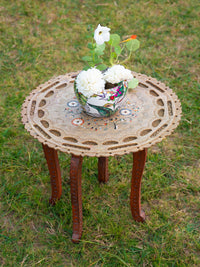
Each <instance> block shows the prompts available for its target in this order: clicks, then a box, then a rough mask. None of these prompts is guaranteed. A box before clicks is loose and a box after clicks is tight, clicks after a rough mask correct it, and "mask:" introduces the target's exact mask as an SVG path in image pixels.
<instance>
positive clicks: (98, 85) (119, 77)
mask: <svg viewBox="0 0 200 267" xmlns="http://www.w3.org/2000/svg"><path fill="white" fill-rule="evenodd" d="M136 37H137V36H136V35H132V36H131V37H130V38H128V39H126V40H123V41H121V39H120V36H119V35H118V34H110V29H109V28H108V27H103V26H101V25H100V24H99V25H98V27H97V28H96V30H95V32H94V40H95V42H94V40H93V42H91V43H88V48H89V55H88V56H84V57H83V58H82V60H83V61H84V62H85V66H84V69H83V70H82V71H81V72H80V73H79V74H78V76H77V78H76V80H75V83H74V88H75V94H76V96H77V98H78V100H79V102H80V103H81V104H82V106H83V110H84V111H86V112H87V113H88V114H89V115H92V116H95V117H102V116H110V115H112V114H113V113H114V112H116V111H117V109H118V108H119V106H120V105H121V103H122V100H123V99H124V97H125V95H126V92H127V89H128V87H129V88H135V87H136V86H137V85H138V81H137V79H135V78H133V75H132V73H131V71H130V70H129V69H126V68H125V67H124V66H123V65H121V64H124V63H125V62H126V61H127V60H129V59H130V58H131V55H132V53H133V52H134V51H136V50H137V49H138V48H139V46H140V42H139V41H138V40H137V39H136ZM106 45H107V46H110V49H109V51H110V55H109V59H107V58H106V59H105V48H106ZM127 52H128V56H127ZM124 57H125V58H124ZM120 61H122V62H121V63H120ZM105 62H106V63H105ZM119 63H120V64H119Z"/></svg>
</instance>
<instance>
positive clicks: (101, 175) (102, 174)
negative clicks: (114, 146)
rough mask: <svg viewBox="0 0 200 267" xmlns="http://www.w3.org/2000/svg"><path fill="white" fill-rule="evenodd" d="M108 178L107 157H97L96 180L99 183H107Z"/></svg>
mask: <svg viewBox="0 0 200 267" xmlns="http://www.w3.org/2000/svg"><path fill="white" fill-rule="evenodd" d="M108 179H109V175H108V158H107V157H99V158H98V180H99V182H100V183H107V182H108Z"/></svg>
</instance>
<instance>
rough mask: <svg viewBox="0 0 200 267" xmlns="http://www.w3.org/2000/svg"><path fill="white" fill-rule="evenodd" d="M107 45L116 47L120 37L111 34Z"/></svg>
mask: <svg viewBox="0 0 200 267" xmlns="http://www.w3.org/2000/svg"><path fill="white" fill-rule="evenodd" d="M108 43H109V45H111V46H118V45H119V43H120V36H119V35H118V34H111V35H110V40H109V42H108Z"/></svg>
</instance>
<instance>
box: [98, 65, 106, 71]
mask: <svg viewBox="0 0 200 267" xmlns="http://www.w3.org/2000/svg"><path fill="white" fill-rule="evenodd" d="M107 67H108V66H106V65H105V64H101V65H98V66H97V69H99V70H105V69H107Z"/></svg>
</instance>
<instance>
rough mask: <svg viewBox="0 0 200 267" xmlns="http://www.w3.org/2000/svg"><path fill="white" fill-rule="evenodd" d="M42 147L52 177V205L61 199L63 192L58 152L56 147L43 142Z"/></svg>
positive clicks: (50, 200) (50, 201)
mask: <svg viewBox="0 0 200 267" xmlns="http://www.w3.org/2000/svg"><path fill="white" fill-rule="evenodd" d="M42 147H43V150H44V155H45V158H46V161H47V165H48V169H49V174H50V178H51V198H50V199H49V203H50V204H51V205H55V203H56V201H57V200H59V199H60V197H61V194H62V182H61V173H60V166H59V160H58V154H57V151H56V150H55V149H54V148H50V147H48V146H47V145H44V144H42Z"/></svg>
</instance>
